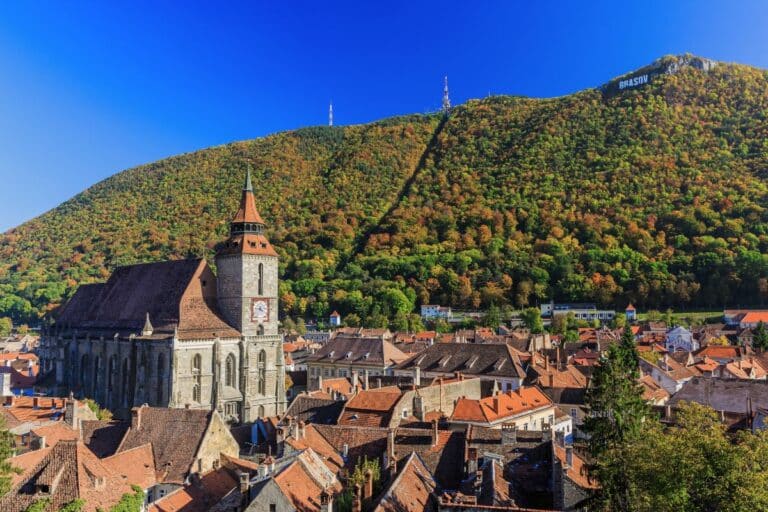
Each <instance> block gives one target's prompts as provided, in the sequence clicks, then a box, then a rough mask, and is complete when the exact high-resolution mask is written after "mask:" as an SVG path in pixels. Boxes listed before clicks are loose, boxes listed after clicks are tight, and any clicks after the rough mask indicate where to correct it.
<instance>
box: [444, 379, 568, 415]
mask: <svg viewBox="0 0 768 512" xmlns="http://www.w3.org/2000/svg"><path fill="white" fill-rule="evenodd" d="M552 405H553V404H552V401H551V400H550V399H549V397H547V395H545V394H544V393H543V392H542V391H541V390H540V389H539V388H537V387H535V386H533V387H521V388H519V389H517V390H516V391H508V392H506V393H499V394H498V395H495V396H491V397H487V398H482V399H480V400H473V399H469V398H460V399H459V400H458V402H457V403H456V407H455V408H454V410H453V415H451V421H467V422H478V423H493V422H497V421H500V420H503V419H505V418H512V417H514V416H517V415H519V414H523V413H525V412H529V411H533V410H536V409H539V408H541V407H551V406H552Z"/></svg>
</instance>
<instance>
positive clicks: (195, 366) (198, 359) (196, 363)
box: [192, 354, 203, 403]
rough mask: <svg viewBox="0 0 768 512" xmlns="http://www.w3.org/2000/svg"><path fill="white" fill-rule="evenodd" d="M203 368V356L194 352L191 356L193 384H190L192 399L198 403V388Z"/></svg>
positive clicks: (200, 383)
mask: <svg viewBox="0 0 768 512" xmlns="http://www.w3.org/2000/svg"><path fill="white" fill-rule="evenodd" d="M202 369H203V356H201V355H200V354H195V355H194V357H193V358H192V378H193V379H194V382H195V384H194V386H192V401H193V402H197V403H200V399H201V397H200V389H201V387H202V376H201V375H200V374H201V373H202Z"/></svg>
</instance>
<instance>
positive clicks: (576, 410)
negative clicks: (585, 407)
mask: <svg viewBox="0 0 768 512" xmlns="http://www.w3.org/2000/svg"><path fill="white" fill-rule="evenodd" d="M578 414H579V410H578V409H577V408H575V407H571V418H573V419H576V416H577V415H578Z"/></svg>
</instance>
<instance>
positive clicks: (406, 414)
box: [403, 409, 408, 418]
mask: <svg viewBox="0 0 768 512" xmlns="http://www.w3.org/2000/svg"><path fill="white" fill-rule="evenodd" d="M407 417H408V409H403V418H407Z"/></svg>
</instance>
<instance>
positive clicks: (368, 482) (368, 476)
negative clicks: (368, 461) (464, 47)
mask: <svg viewBox="0 0 768 512" xmlns="http://www.w3.org/2000/svg"><path fill="white" fill-rule="evenodd" d="M371 496H373V471H371V470H370V469H366V470H365V486H364V487H363V499H368V498H370V497H371Z"/></svg>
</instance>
